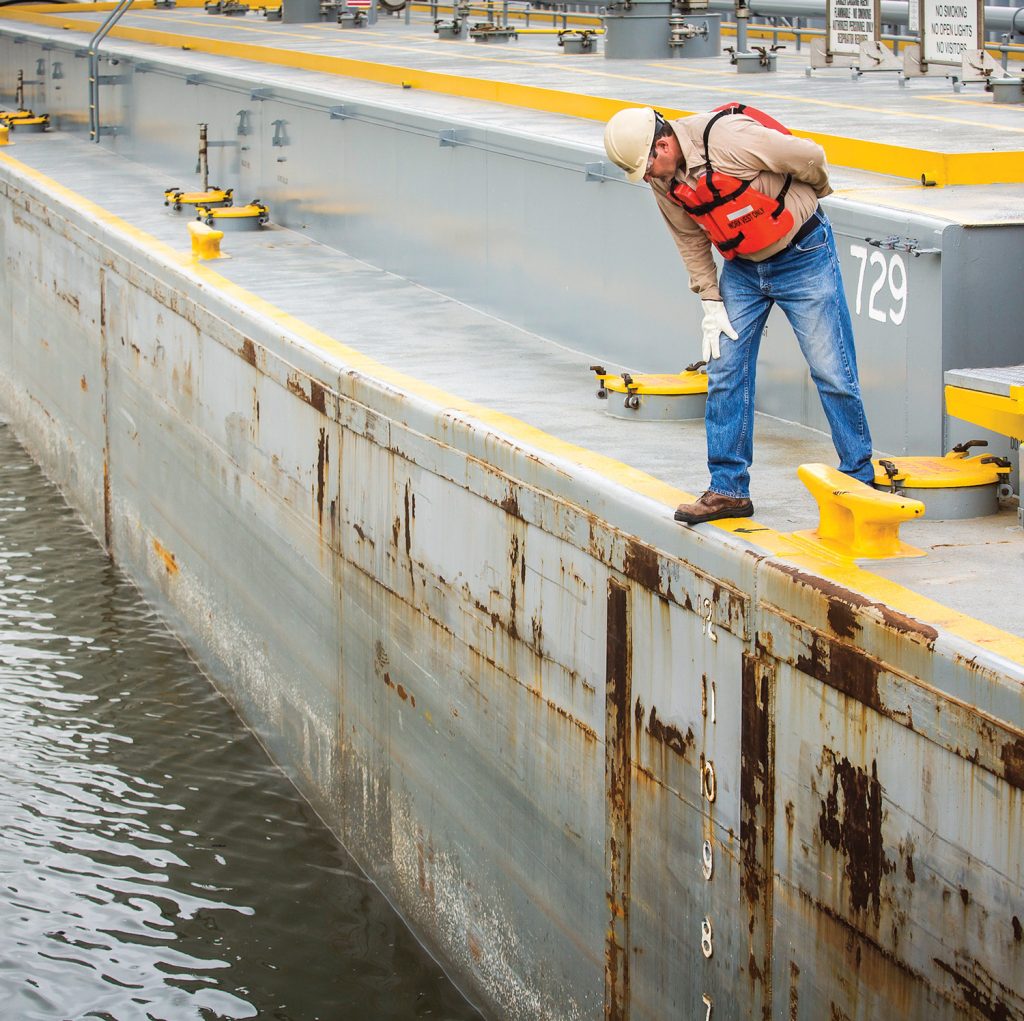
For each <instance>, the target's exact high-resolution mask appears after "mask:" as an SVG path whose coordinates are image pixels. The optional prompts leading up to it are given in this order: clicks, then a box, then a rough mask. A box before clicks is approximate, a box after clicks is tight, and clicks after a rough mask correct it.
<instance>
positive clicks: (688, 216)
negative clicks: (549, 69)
mask: <svg viewBox="0 0 1024 1021" xmlns="http://www.w3.org/2000/svg"><path fill="white" fill-rule="evenodd" d="M742 109H743V107H739V106H738V104H737V105H734V107H733V108H729V109H727V111H726V112H719V113H717V114H716V113H712V114H696V115H694V116H691V117H684V118H682V119H680V120H676V121H667V120H665V118H663V117H662V116H661V114H659V113H658V112H657V111H656V110H652V109H650V108H649V107H646V108H634V109H629V110H621V111H619V112H618V113H617V114H615V116H614V117H612V119H611V120H610V121H609V122H608V124H607V126H606V128H605V134H604V144H605V149H606V151H607V153H608V157H609V158H610V159H611V160H612V162H614V163H615V164H616V165H617V166H619V167H620V168H621V169H623V170H624V171H626V176H627V178H628V179H629V180H631V181H640V180H643V181H646V182H648V184H649V185H650V186H651V190H652V191H653V192H654V197H655V199H656V200H657V202H658V207H659V208H660V210H661V213H662V215H663V216H664V218H665V222H666V223H667V224H668V228H669V231H670V232H671V234H672V237H673V240H674V241H675V243H676V246H677V247H678V249H679V252H680V254H681V255H682V257H683V261H684V262H685V264H686V268H687V270H688V271H689V274H690V289H691V290H693V291H695V292H696V293H697V294H698V295H699V297H700V300H701V305H702V306H703V311H704V318H703V323H702V332H703V355H704V360H705V361H707V363H708V402H707V410H706V412H705V425H706V428H707V445H708V468H709V470H710V472H711V483H710V485H709V487H708V490H707V492H705V493H704V495H703V496H701V497H700V499H699V500H697V501H696V502H695V503H684V504H680V506H679V507H678V509H677V510H676V512H675V518H676V520H677V521H682V522H685V523H686V524H690V525H692V524H697V523H699V522H702V521H714V520H716V519H718V518H738V517H749V516H750V515H751V514H753V513H754V506H753V504H752V503H751V501H750V473H749V469H750V464H751V462H752V461H753V456H754V451H753V434H754V378H755V370H756V362H757V352H758V347H759V345H760V342H761V334H762V332H763V331H764V326H765V321H766V320H767V318H768V313H769V312H770V311H771V307H772V305H774V304H778V305H779V307H780V308H781V309H782V311H783V312H784V313H785V315H786V318H787V319H788V320H789V322H790V325H791V326H792V327H793V330H794V332H795V333H796V337H797V340H798V341H799V344H800V348H801V350H802V352H803V355H804V358H805V359H806V360H807V364H808V366H809V367H810V370H811V378H812V379H813V380H814V383H815V385H816V386H817V388H818V395H819V396H820V398H821V403H822V407H823V409H824V411H825V416H826V418H827V419H828V422H829V425H830V427H831V430H832V442H833V443H834V444H835V448H836V452H837V453H838V455H839V460H840V464H839V468H840V471H843V472H846V474H848V475H851V476H853V477H854V478H856V479H859V480H860V481H861V482H867V483H870V482H871V480H872V479H873V477H874V470H873V468H872V465H871V436H870V433H869V432H868V424H867V418H866V416H865V414H864V405H863V402H862V401H861V394H860V384H859V382H858V379H857V360H856V355H855V353H854V347H853V325H852V323H851V321H850V311H849V308H848V307H847V304H846V297H845V295H844V292H843V283H842V279H841V277H840V274H839V258H838V255H837V252H836V246H835V239H834V238H833V236H832V228H831V225H830V224H829V221H828V219H827V217H826V216H825V213H824V212H823V211H822V209H821V208H820V207H819V206H818V199H819V198H821V197H823V196H825V195H829V194H831V192H832V189H831V187H830V186H829V181H828V167H827V165H826V162H825V152H824V150H823V149H822V148H821V146H819V145H816V144H815V143H814V142H811V141H808V140H806V139H800V138H795V137H793V136H792V135H790V134H789V133H788V132H786V131H785V129H784V128H781V125H779V130H776V129H775V128H772V127H769V126H766V124H767V123H774V122H771V120H770V118H767V117H765V116H764V115H762V114H759V113H757V112H756V111H755V116H757V117H759V118H761V120H755V119H754V117H752V116H747V115H744V114H743V113H741V112H739V111H740V110H742ZM712 242H714V244H715V246H716V247H717V248H718V250H719V252H720V253H721V254H722V255H723V257H724V259H725V261H724V264H723V268H722V273H721V278H719V275H718V272H717V270H716V266H715V261H714V258H713V255H712V251H713V249H712ZM723 334H724V336H725V338H727V339H726V340H725V341H724V342H722V340H721V335H723Z"/></svg>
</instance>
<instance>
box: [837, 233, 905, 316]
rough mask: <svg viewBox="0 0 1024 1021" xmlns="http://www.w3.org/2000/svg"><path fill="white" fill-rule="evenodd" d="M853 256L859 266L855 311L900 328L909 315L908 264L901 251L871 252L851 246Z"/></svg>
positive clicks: (863, 247) (861, 246) (857, 246)
mask: <svg viewBox="0 0 1024 1021" xmlns="http://www.w3.org/2000/svg"><path fill="white" fill-rule="evenodd" d="M850 255H852V256H853V257H854V258H855V259H857V260H858V262H859V263H860V268H859V271H858V273H857V297H856V301H855V302H854V312H855V313H856V314H857V315H864V314H865V313H866V314H867V317H868V318H869V319H873V320H874V321H875V322H876V323H885V322H890V323H892V324H893V325H894V326H899V325H900V323H902V322H903V320H904V319H905V318H906V315H907V264H906V263H905V262H904V261H903V256H902V255H900V253H899V252H879V251H870V252H869V251H868V249H867V248H866V247H865V246H864V245H850Z"/></svg>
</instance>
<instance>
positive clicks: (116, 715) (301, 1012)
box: [0, 425, 477, 1021]
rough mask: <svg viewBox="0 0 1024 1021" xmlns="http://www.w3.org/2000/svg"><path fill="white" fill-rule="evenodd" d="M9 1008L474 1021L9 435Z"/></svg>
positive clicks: (2, 458) (0, 771)
mask: <svg viewBox="0 0 1024 1021" xmlns="http://www.w3.org/2000/svg"><path fill="white" fill-rule="evenodd" d="M0 820H2V823H3V839H2V840H0V1017H2V1018H5V1019H8V1018H9V1019H18V1021H29V1019H34V1018H46V1019H51V1018H57V1019H62V1018H102V1019H117V1021H129V1019H135V1018H138V1019H143V1018H152V1019H166V1021H178V1019H188V1018H201V1019H219V1018H254V1017H259V1018H273V1019H281V1021H298V1019H313V1018H323V1019H341V1018H344V1019H352V1021H358V1019H363V1018H366V1019H382V1021H386V1019H399V1018H401V1019H405V1018H421V1017H422V1018H434V1019H452V1021H454V1019H468V1018H476V1017H477V1014H476V1013H475V1012H474V1011H473V1010H472V1008H470V1007H469V1006H467V1005H466V1004H465V1002H464V1001H463V1000H462V999H461V998H460V996H459V994H458V993H457V992H456V990H455V989H454V988H453V987H452V986H451V985H450V983H448V981H447V980H446V979H445V978H444V976H443V975H442V974H441V972H440V969H439V968H438V967H437V965H436V964H434V963H433V962H432V961H431V960H430V958H429V957H428V956H427V955H426V954H425V952H424V951H423V950H422V949H421V948H420V946H419V945H418V944H417V943H416V941H415V940H414V939H413V938H412V936H411V935H410V934H409V932H408V931H407V930H406V929H405V928H404V927H403V926H402V924H401V922H400V921H399V920H398V919H397V918H396V917H395V916H394V914H393V913H392V912H391V910H390V909H389V908H388V906H387V904H386V903H385V902H384V900H383V898H382V897H381V896H380V894H379V893H378V891H377V890H376V888H375V887H373V886H372V885H371V884H369V883H368V882H367V881H366V880H365V878H363V877H362V876H361V875H360V874H359V872H358V870H357V869H356V868H355V866H354V865H353V863H352V861H351V860H350V859H349V858H348V857H347V855H346V854H345V853H344V851H343V850H341V849H340V848H339V847H338V846H337V845H336V844H335V842H334V841H333V839H332V838H331V836H330V835H329V834H328V833H327V831H326V830H325V829H324V827H323V826H322V825H321V824H320V822H319V821H318V819H317V818H316V817H315V816H314V814H313V813H312V812H311V811H310V810H309V809H308V808H307V807H306V805H305V804H304V803H303V802H302V801H301V800H300V799H299V798H298V796H297V795H296V793H295V791H294V790H293V788H292V787H291V785H290V784H289V783H288V782H287V781H286V780H285V779H284V777H283V776H282V775H281V774H280V773H279V772H277V770H276V769H275V768H274V767H273V766H271V765H270V763H269V762H268V761H267V759H266V756H265V755H264V753H263V751H262V749H261V748H260V747H259V745H258V744H257V743H256V741H255V739H254V738H253V737H252V735H251V734H250V733H249V732H248V731H247V730H246V729H245V728H244V727H243V726H242V725H241V723H240V722H239V721H238V719H237V718H236V717H235V716H234V714H233V713H232V712H231V710H230V709H229V707H228V706H227V704H226V703H225V702H224V701H223V699H221V698H220V696H218V695H217V694H216V693H215V692H214V690H213V689H212V688H211V686H210V684H209V682H208V681H207V680H206V679H205V678H204V677H203V675H202V674H200V673H199V671H198V670H197V669H196V667H195V666H194V665H193V664H192V662H191V661H190V660H189V658H188V656H187V655H186V653H185V652H184V650H183V649H182V647H181V645H179V644H178V642H177V641H176V640H175V639H174V638H173V637H172V636H171V635H170V634H169V633H168V632H167V630H166V628H165V627H164V626H163V625H162V624H161V622H160V620H159V619H158V618H157V617H156V616H155V615H154V614H153V613H152V611H151V610H150V609H149V608H148V607H147V606H146V604H145V603H143V602H142V600H141V598H140V596H139V594H138V593H137V592H136V590H135V589H134V588H133V587H132V586H131V585H130V584H128V583H127V582H126V581H125V579H124V578H123V577H122V576H121V575H120V574H119V573H118V571H117V570H116V569H114V568H113V567H112V566H111V564H110V563H109V561H108V560H107V558H106V556H105V554H104V553H103V551H102V549H101V548H100V547H99V546H98V545H97V543H96V541H95V540H94V538H93V537H92V535H91V534H90V533H89V532H88V531H87V530H86V529H85V528H84V527H83V526H82V525H81V523H80V522H79V521H78V519H77V518H76V516H75V515H74V514H73V513H72V512H71V511H70V510H69V509H68V507H67V506H66V505H65V504H64V502H63V500H62V499H61V497H60V496H59V494H58V493H57V492H56V490H55V489H54V488H53V487H52V486H50V485H49V483H47V482H46V480H45V479H44V478H43V476H42V475H41V473H40V472H39V470H38V469H37V468H36V467H35V466H34V465H33V463H32V461H31V460H30V459H29V457H28V455H27V454H25V452H24V451H23V450H22V449H21V447H20V446H18V444H17V443H16V441H15V438H14V436H13V434H12V432H11V430H10V429H9V428H5V427H3V426H2V425H0Z"/></svg>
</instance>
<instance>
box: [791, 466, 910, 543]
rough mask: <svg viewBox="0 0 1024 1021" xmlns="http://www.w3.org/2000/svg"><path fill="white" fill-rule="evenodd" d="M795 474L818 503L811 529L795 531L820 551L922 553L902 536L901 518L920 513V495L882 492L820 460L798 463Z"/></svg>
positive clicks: (904, 518) (907, 518)
mask: <svg viewBox="0 0 1024 1021" xmlns="http://www.w3.org/2000/svg"><path fill="white" fill-rule="evenodd" d="M797 474H798V475H799V476H800V481H801V482H803V484H804V485H805V486H806V487H807V488H808V489H809V490H810V492H811V496H813V497H814V499H815V502H816V503H817V504H818V511H819V513H820V521H819V523H818V527H817V529H815V530H814V531H812V532H795V533H793V534H794V535H795V536H798V537H799V538H801V539H803V540H804V541H805V542H806V543H808V544H809V545H812V546H814V547H816V548H817V549H818V550H819V551H820V552H821V553H824V554H826V555H827V554H832V555H833V556H839V557H841V558H843V559H844V560H846V559H849V560H859V559H861V558H864V559H871V560H887V559H889V558H892V557H923V556H924V555H925V554H924V551H923V550H919V549H915V548H914V547H913V546H908V545H907V544H906V543H904V542H901V541H900V524H901V523H902V522H904V521H910V520H912V519H914V518H919V517H921V515H922V514H924V504H923V503H921V501H920V500H910V499H908V498H907V497H905V496H897V495H895V494H893V493H883V492H880V491H879V490H877V489H873V488H872V487H871V486H868V485H865V484H864V483H863V482H858V481H857V480H856V479H852V478H850V476H849V475H844V474H843V473H842V472H840V471H837V470H836V469H835V468H830V467H829V466H828V465H824V464H802V465H800V467H799V468H797Z"/></svg>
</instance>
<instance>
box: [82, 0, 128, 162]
mask: <svg viewBox="0 0 1024 1021" xmlns="http://www.w3.org/2000/svg"><path fill="white" fill-rule="evenodd" d="M134 2H135V0H119V3H118V5H117V6H116V7H115V8H114V9H113V10H112V11H111V12H110V13H109V14H108V15H107V17H106V20H105V21H104V22H103V24H102V25H100V27H99V28H98V29H96V31H95V32H94V33H93V36H92V38H91V39H90V40H89V51H88V52H89V141H91V142H99V140H100V57H99V51H98V48H99V45H100V43H101V42H103V40H104V39H105V38H106V37H107V34H108V33H109V32H110V30H111V29H112V28H113V27H114V25H115V24H116V23H117V22H118V21H120V20H121V16H122V15H123V14H124V13H125V11H127V10H128V8H129V7H131V5H132V4H133V3H134Z"/></svg>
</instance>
